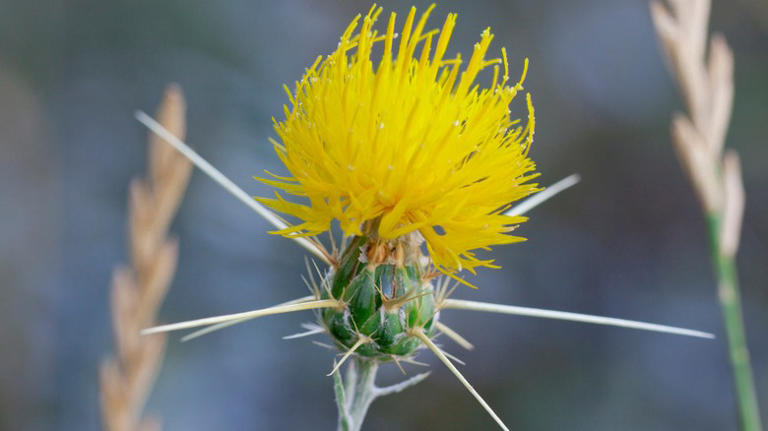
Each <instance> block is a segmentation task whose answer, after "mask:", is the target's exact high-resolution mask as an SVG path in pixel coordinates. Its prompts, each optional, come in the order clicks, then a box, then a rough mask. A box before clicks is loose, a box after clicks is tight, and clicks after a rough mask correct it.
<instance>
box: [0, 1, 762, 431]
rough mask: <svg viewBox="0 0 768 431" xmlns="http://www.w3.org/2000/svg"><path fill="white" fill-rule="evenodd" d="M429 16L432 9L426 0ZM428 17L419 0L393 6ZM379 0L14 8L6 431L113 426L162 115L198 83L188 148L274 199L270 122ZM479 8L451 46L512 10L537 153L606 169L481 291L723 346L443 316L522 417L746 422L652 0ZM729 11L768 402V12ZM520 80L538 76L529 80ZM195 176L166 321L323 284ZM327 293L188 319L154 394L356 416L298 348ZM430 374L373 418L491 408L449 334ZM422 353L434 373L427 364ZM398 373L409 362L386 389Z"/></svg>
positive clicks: (5, 276)
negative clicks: (140, 118) (119, 303)
mask: <svg viewBox="0 0 768 431" xmlns="http://www.w3.org/2000/svg"><path fill="white" fill-rule="evenodd" d="M415 4H416V6H417V7H419V9H421V10H423V9H424V8H425V7H426V6H428V4H429V3H428V2H422V1H416V2H415ZM384 6H385V8H386V9H387V10H395V11H397V12H398V14H399V15H401V16H402V15H404V14H406V13H407V10H408V8H409V7H410V3H408V2H402V1H398V2H391V3H390V2H386V4H385V5H384ZM368 8H369V3H368V2H352V1H341V0H336V1H306V0H305V1H282V2H265V1H253V0H250V1H243V0H237V1H230V2H209V1H199V0H169V1H164V2H153V1H148V0H139V1H132V2H127V1H112V2H101V1H93V0H83V1H78V0H54V1H48V2H26V1H23V0H3V1H2V2H0V148H1V151H2V153H1V154H2V156H1V157H0V208H1V209H0V215H1V217H2V221H3V222H2V223H1V224H0V346H1V347H0V351H1V352H2V353H1V354H0V429H3V430H21V429H24V430H97V429H100V427H101V425H100V415H99V405H98V404H99V401H98V378H97V368H98V364H99V361H100V359H101V358H102V357H103V356H104V355H106V354H108V353H109V352H110V351H111V350H112V348H113V342H112V335H111V329H110V317H109V312H108V299H109V296H108V287H109V283H110V277H111V272H112V268H113V266H114V265H115V264H117V263H120V262H125V261H126V260H127V256H126V251H125V250H126V248H125V225H126V194H127V187H128V182H129V180H130V178H132V177H134V176H137V175H143V173H144V169H145V167H144V166H145V155H146V136H147V132H146V130H145V129H144V128H143V127H142V126H140V125H139V124H138V123H137V122H136V121H135V120H134V119H133V112H134V110H135V109H144V110H147V111H149V112H154V109H155V107H156V105H157V103H158V101H159V98H160V95H161V93H162V90H163V88H164V87H165V85H166V84H167V83H169V82H178V83H180V84H181V85H182V87H183V88H184V90H185V92H186V95H187V98H188V105H189V116H188V118H189V131H188V142H189V143H190V144H191V145H192V146H193V147H195V148H196V149H198V150H199V152H200V153H202V154H203V155H204V156H205V157H207V158H208V159H209V160H210V161H211V162H212V163H213V164H214V165H216V166H217V167H219V168H220V169H221V170H222V171H223V172H224V173H226V174H227V175H228V176H230V177H231V178H232V179H233V180H234V181H235V182H236V183H238V184H240V185H241V186H242V187H244V188H245V190H246V191H248V192H249V193H251V194H254V195H258V194H265V193H268V192H269V190H268V188H267V187H266V186H263V185H261V184H260V183H258V182H256V181H253V180H252V179H251V177H252V176H253V175H256V174H260V173H261V172H262V171H263V170H264V169H270V170H272V171H275V172H283V171H282V168H281V167H280V166H279V164H278V159H277V157H276V156H275V155H274V153H273V151H272V149H271V146H270V145H269V143H268V142H267V138H268V137H270V136H275V133H274V132H273V131H272V129H271V122H270V117H271V116H273V115H275V116H278V115H282V114H281V113H282V110H281V106H282V104H283V103H284V102H285V95H284V93H283V90H282V88H281V87H282V84H283V83H291V82H293V81H294V80H296V79H298V78H299V77H300V75H301V73H302V71H303V68H304V67H305V66H307V65H309V64H310V63H311V62H312V61H313V60H314V58H315V57H316V56H317V55H318V54H327V53H329V52H330V51H332V50H333V49H334V48H335V46H336V43H337V41H338V37H339V35H340V34H341V32H342V30H343V29H344V28H345V26H346V25H347V23H348V22H349V21H350V20H351V19H352V17H353V16H354V15H355V14H357V13H361V12H362V13H364V12H365V11H367V10H368ZM452 11H456V12H458V13H459V21H458V25H457V28H456V30H455V33H454V36H453V39H452V42H451V45H450V46H449V54H451V53H455V52H457V51H459V50H460V51H461V52H469V50H470V49H471V46H472V44H473V43H474V42H475V41H476V40H477V39H478V38H479V34H480V32H481V31H482V30H483V29H484V28H485V27H486V26H488V25H490V26H491V27H492V29H493V30H494V33H495V34H496V39H495V41H494V46H495V48H496V49H498V48H500V47H501V46H502V45H505V46H506V47H507V49H508V50H509V52H510V58H511V63H512V65H511V66H512V67H513V70H519V69H520V67H521V66H522V59H523V58H524V57H529V58H530V59H531V69H530V73H529V78H528V81H527V82H526V89H527V90H529V91H531V92H532V94H533V97H534V102H535V105H536V114H537V115H536V116H537V133H536V142H535V143H534V147H533V150H532V153H531V154H532V157H533V158H534V160H536V161H537V163H538V166H539V170H540V171H541V172H542V177H541V182H542V183H543V184H551V183H552V182H554V181H556V180H558V179H560V178H562V177H564V176H566V175H568V174H571V173H574V172H577V173H579V174H581V176H582V179H583V180H582V183H581V184H579V185H578V186H577V187H576V188H574V189H572V190H569V191H568V192H566V193H564V194H563V195H561V196H559V197H557V198H556V199H554V200H553V201H551V202H548V203H547V204H546V205H544V206H542V207H539V208H537V209H536V210H534V211H533V212H532V213H531V214H530V215H531V220H530V221H529V222H528V223H526V224H524V225H523V227H522V228H521V232H522V233H523V234H524V236H526V237H528V238H529V241H528V242H525V243H523V244H520V245H513V246H507V247H497V248H496V249H495V256H496V258H497V261H498V262H499V263H501V264H502V265H503V266H504V268H503V269H502V270H496V271H494V270H486V271H481V272H480V275H479V276H478V277H476V278H475V279H473V282H474V283H476V284H477V285H479V286H481V288H480V289H479V290H477V291H472V290H470V289H461V290H460V291H459V292H458V294H457V297H460V298H465V299H476V300H486V301H494V302H502V303H507V304H517V305H525V306H533V307H543V308H551V309H557V310H568V311H575V312H584V313H593V314H600V315H609V316H615V317H623V318H629V319H638V320H646V321H652V322H657V323H664V324H670V325H678V326H684V327H691V328H696V329H701V330H705V331H711V332H714V333H716V334H717V335H718V337H719V338H718V339H717V340H715V341H713V342H712V341H706V340H700V339H689V338H684V337H676V336H669V335H660V334H653V333H645V332H639V331H633V330H626V329H616V328H604V327H595V326H589V325H584V324H575V323H565V322H557V321H547V320H537V319H530V318H522V317H512V316H500V315H486V314H479V313H473V312H467V311H454V312H450V313H447V312H446V313H444V314H443V317H442V319H443V320H444V321H445V322H447V323H448V324H450V325H451V326H452V327H454V328H455V329H456V330H458V331H459V332H461V333H462V334H463V335H465V336H466V337H467V338H469V339H470V340H472V341H473V342H474V343H475V345H476V349H475V350H474V351H471V352H463V351H462V352H459V348H458V347H457V346H454V345H450V343H447V342H446V346H447V348H448V350H449V351H450V352H452V353H457V354H459V356H460V357H461V358H463V359H464V360H465V361H466V362H467V366H465V367H462V368H461V369H462V371H463V372H464V373H465V375H466V376H467V378H468V379H469V380H470V381H471V382H473V383H474V384H475V385H476V387H477V389H478V390H479V392H480V393H482V394H484V396H485V397H486V399H487V400H488V401H489V403H490V404H491V405H492V406H494V408H495V409H496V410H497V411H498V412H499V414H500V416H501V417H502V418H504V419H505V420H507V421H508V423H509V424H510V425H511V426H512V427H513V428H514V429H537V430H539V429H541V430H545V429H552V430H555V429H583V430H616V429H621V430H651V429H653V430H683V429H685V430H691V429H695V430H732V429H736V423H737V417H736V414H735V411H736V410H735V407H734V395H733V391H732V388H731V375H730V368H729V363H728V358H727V354H726V349H725V347H724V338H723V328H722V323H721V318H720V313H719V308H718V306H717V303H716V296H715V286H714V282H713V277H712V274H711V269H710V265H709V256H708V251H707V245H706V241H705V225H704V222H703V220H702V217H701V215H700V212H699V207H698V203H697V201H696V200H695V197H694V194H693V191H692V189H691V187H690V186H689V184H688V182H687V179H686V178H685V177H684V175H683V173H682V171H681V169H680V167H679V165H678V162H677V160H676V156H675V154H674V150H673V146H672V143H671V141H670V138H669V122H670V115H671V113H672V112H673V111H675V110H678V109H680V108H681V103H680V100H679V97H678V93H677V90H676V88H675V86H674V83H673V81H672V80H671V78H670V75H669V74H668V73H667V71H666V69H665V67H664V64H663V60H662V57H661V54H660V49H659V45H658V43H657V40H656V37H655V35H654V33H653V28H652V24H651V21H650V18H649V12H648V4H647V2H646V1H645V0H631V1H630V0H623V1H615V0H586V1H580V2H578V4H577V3H576V2H558V3H555V2H533V1H529V2H525V1H500V0H496V1H493V0H474V1H472V2H471V4H469V3H465V2H460V1H447V0H446V1H441V2H440V3H439V4H438V7H437V10H436V12H435V13H434V14H433V18H432V20H431V21H430V23H431V25H430V27H439V26H440V25H441V24H442V19H443V17H444V16H445V14H447V13H448V12H452ZM712 15H713V20H712V24H711V25H712V28H713V29H715V30H717V31H722V32H724V33H725V35H726V36H727V38H728V42H729V43H730V44H731V46H732V47H733V49H734V51H735V57H736V96H735V111H734V114H733V120H732V123H731V128H730V131H729V135H728V143H727V145H729V146H730V147H732V148H735V149H737V150H738V151H739V152H740V153H741V154H742V158H743V165H744V176H745V178H744V180H745V185H746V190H747V209H746V218H745V222H744V232H743V237H742V246H741V250H740V254H739V269H740V276H741V281H742V289H743V300H744V308H745V313H746V323H747V332H748V336H749V342H750V346H751V349H752V359H753V364H754V367H755V375H756V379H757V388H758V392H759V395H761V407H762V411H763V416H764V417H768V338H766V336H765V334H766V330H768V314H766V313H765V310H766V307H767V306H768V288H767V287H768V225H767V224H766V223H765V222H766V220H768V187H766V186H767V185H768V170H766V168H765V166H766V160H768V145H766V136H768V125H767V123H768V121H766V120H768V103H767V102H768V79H766V78H767V77H768V50H767V49H766V47H768V5H767V4H766V3H764V2H760V1H757V0H755V1H750V0H738V1H733V2H725V1H716V2H715V4H714V5H713V14H712ZM512 75H513V76H517V74H516V73H513V74H512ZM268 229H269V227H268V226H267V225H266V223H265V222H264V221H263V220H261V219H260V218H259V217H258V216H256V215H255V214H254V213H252V212H251V211H250V210H248V209H247V208H246V207H244V206H243V205H242V204H240V203H238V202H237V201H235V200H234V199H233V198H232V197H231V196H229V195H227V194H226V193H225V192H224V191H222V190H221V189H220V188H219V187H218V186H216V185H215V184H214V183H213V182H212V181H210V180H209V179H207V178H205V177H204V176H203V175H202V174H200V173H199V172H196V173H195V174H194V175H193V177H192V182H191V184H190V187H189V189H188V191H187V195H186V198H185V200H184V202H183V204H182V207H181V210H180V214H179V216H178V217H177V219H176V222H175V223H174V226H173V232H174V234H176V235H178V237H179V238H180V241H181V252H180V262H179V269H178V272H177V275H176V278H175V280H174V283H173V286H172V288H171V290H170V293H169V295H168V297H167V298H166V300H165V304H164V306H163V309H162V310H161V314H160V319H161V320H162V321H165V322H173V321H179V320H186V319H191V318H197V317H204V316H209V315H216V314H224V313H231V312H236V311H244V310H247V309H252V308H260V307H263V306H268V305H272V304H275V303H278V302H283V301H285V300H289V299H292V298H295V297H298V296H303V295H304V294H305V288H304V287H303V286H302V284H301V280H300V272H301V271H302V267H303V262H302V259H303V254H304V253H303V251H302V250H301V249H300V248H299V247H296V246H295V244H293V243H291V242H289V241H286V240H285V239H282V238H279V237H276V236H271V235H268V234H266V233H265V231H266V230H268ZM310 320H312V315H311V313H305V314H293V315H284V316H276V317H267V318H263V319H260V320H257V321H253V322H250V323H248V324H244V325H240V326H237V327H233V328H231V329H228V330H225V331H221V332H218V333H216V334H213V335H210V336H206V337H204V338H201V339H199V340H196V341H194V342H190V343H184V344H181V343H180V342H178V336H173V337H171V338H170V339H169V341H170V342H169V346H168V350H167V353H166V359H165V362H164V365H163V368H162V370H161V373H160V376H159V379H158V382H157V384H156V386H155V390H154V391H153V393H152V395H151V397H150V400H149V405H148V407H147V410H148V411H149V412H154V413H158V414H160V415H161V416H162V418H163V422H164V424H165V429H167V430H210V429H225V430H253V429H280V430H282V429H285V430H289V429H290V430H294V429H309V428H312V429H333V428H334V426H335V421H336V411H335V407H334V403H333V398H332V397H333V393H332V387H331V379H330V378H328V377H325V374H326V373H328V371H329V370H330V368H331V361H332V353H331V352H330V351H327V350H324V349H322V348H320V347H318V346H316V345H313V344H312V343H310V342H309V340H307V339H301V340H292V341H283V340H281V336H283V335H288V334H291V333H293V332H297V331H298V330H299V325H300V324H301V323H302V322H306V321H310ZM419 359H421V360H424V361H427V362H429V363H430V364H431V365H432V366H433V369H434V372H433V374H432V376H431V377H430V378H429V379H428V380H427V381H425V382H424V383H422V384H420V385H418V386H416V387H414V388H411V389H408V390H407V391H406V392H404V393H402V394H400V395H397V396H393V397H390V398H386V399H381V400H379V401H377V402H376V403H374V405H373V407H372V410H371V412H370V414H369V418H368V421H367V427H366V429H369V430H386V429H407V430H419V429H446V430H449V429H450V430H454V429H456V430H458V429H492V428H493V427H494V425H493V423H492V421H491V420H490V419H489V418H488V417H487V416H486V414H485V413H484V412H483V410H482V409H481V408H480V407H479V406H478V405H477V403H476V402H475V401H474V400H473V399H472V397H471V396H470V395H469V394H468V393H467V392H466V391H465V390H464V389H463V388H462V387H461V385H460V384H459V383H458V382H457V381H456V380H455V378H454V377H453V376H452V375H451V374H449V373H448V372H447V371H446V370H445V369H444V368H443V367H442V365H441V364H439V363H438V362H437V361H436V360H435V359H434V358H432V357H430V355H428V354H426V352H425V353H422V354H421V356H420V358H419ZM408 370H409V372H412V373H415V372H420V369H418V368H415V367H410V368H409V369H408ZM399 378H400V377H399V371H397V369H396V368H394V367H385V370H384V372H383V373H382V375H381V376H380V380H381V382H395V381H396V379H399Z"/></svg>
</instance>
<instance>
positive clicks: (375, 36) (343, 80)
mask: <svg viewBox="0 0 768 431" xmlns="http://www.w3.org/2000/svg"><path fill="white" fill-rule="evenodd" d="M433 8H434V5H432V6H431V7H429V9H427V10H426V12H424V13H423V14H422V15H421V17H420V18H419V20H418V22H415V17H416V9H415V8H412V9H411V11H410V14H409V15H408V17H407V18H406V20H405V24H404V26H403V28H402V30H401V33H400V35H399V37H398V35H397V34H396V33H395V27H396V16H395V13H392V14H390V16H389V21H388V24H387V29H386V31H385V32H384V34H381V35H379V33H378V32H377V31H376V30H374V29H373V26H374V24H375V23H376V21H377V18H378V17H379V15H380V14H381V12H382V8H377V7H376V6H375V5H374V6H373V7H372V8H371V10H370V11H369V13H368V14H367V15H366V16H365V17H364V18H363V19H362V25H361V26H360V31H359V33H358V34H354V32H355V30H356V29H357V27H358V25H359V21H360V17H359V16H358V17H357V18H355V19H354V20H353V21H352V23H351V24H350V25H349V27H347V29H346V30H345V31H344V33H343V35H342V36H341V40H340V42H339V45H338V47H337V48H336V51H334V52H333V53H332V54H330V55H328V56H326V57H322V56H320V57H318V58H317V60H316V61H315V62H314V64H312V66H310V67H309V68H307V69H306V72H305V73H304V76H303V77H302V78H301V80H300V81H298V82H296V84H295V88H294V90H293V92H291V91H290V90H289V89H288V87H287V86H286V87H285V90H286V92H287V93H288V98H289V100H290V106H284V111H285V119H284V120H283V121H277V120H274V118H273V122H274V126H275V130H276V132H277V134H278V135H279V137H280V142H277V141H272V143H273V144H274V147H275V151H276V152H277V154H278V156H280V159H281V160H282V161H283V163H284V164H285V166H286V167H287V168H288V170H289V171H290V173H291V176H289V177H280V176H277V175H271V176H272V177H274V178H273V179H262V181H264V182H265V183H268V184H271V185H274V186H276V187H278V188H280V189H282V190H283V191H284V192H285V193H288V194H291V195H296V196H300V197H304V198H307V200H308V203H307V204H297V203H292V202H289V201H287V200H285V199H284V198H283V196H282V195H281V194H279V193H276V198H275V199H259V201H260V202H261V203H264V204H266V205H268V206H270V207H272V208H273V209H275V210H278V211H280V212H283V213H286V214H290V215H292V216H294V217H297V218H299V219H300V220H302V223H301V224H299V225H296V226H291V227H289V228H286V229H282V230H280V231H278V233H281V234H284V235H287V236H292V235H317V234H320V233H322V232H325V231H327V230H328V229H329V226H330V223H331V221H332V220H334V219H335V220H338V221H339V222H340V225H341V228H342V230H343V231H344V233H345V234H347V235H360V234H361V233H362V231H361V229H362V227H363V226H365V225H366V222H369V221H372V220H376V226H375V230H376V234H377V236H378V237H379V238H382V239H385V240H393V239H396V238H399V237H403V236H405V235H407V234H409V233H411V232H416V231H417V232H419V233H420V235H421V236H422V237H423V238H424V239H425V240H426V247H427V250H428V255H429V258H430V260H431V261H432V263H434V264H435V265H436V266H437V267H438V268H439V269H441V270H444V271H456V270H461V269H468V270H473V268H475V267H478V266H492V262H493V260H491V259H485V260H483V259H479V258H477V257H476V256H475V250H476V249H480V248H488V247H490V246H492V245H500V244H509V243H513V242H518V241H522V240H523V238H520V237H517V236H512V235H510V234H509V233H510V232H511V231H512V230H513V229H514V228H515V226H516V225H518V224H519V223H521V222H523V221H525V218H524V217H521V216H517V215H507V214H505V211H506V210H508V209H509V207H510V203H511V202H514V201H516V200H519V199H521V198H523V197H525V196H527V195H529V194H531V193H533V192H535V191H537V190H538V188H537V185H536V184H532V183H530V182H529V181H530V180H531V179H532V178H534V177H536V176H538V174H535V173H533V171H534V169H535V165H534V163H533V162H532V161H531V160H530V159H529V158H528V150H529V149H530V146H531V142H532V141H533V132H534V115H533V105H532V103H531V97H530V94H528V95H527V105H528V121H527V123H526V124H525V125H523V124H522V123H521V121H520V120H518V119H512V118H511V117H510V109H509V106H510V103H511V102H512V101H513V99H514V98H515V96H516V95H517V94H518V92H519V91H520V90H522V89H523V85H522V84H523V80H524V79H525V74H526V71H527V66H528V63H527V60H526V62H525V67H524V69H523V72H522V76H521V78H520V80H519V81H518V82H517V83H515V84H510V80H509V66H508V62H507V55H506V51H505V50H504V48H502V49H501V58H492V59H487V58H486V54H487V53H488V50H489V47H490V45H491V41H492V40H493V34H492V33H491V32H490V29H486V30H485V31H483V32H482V34H481V36H480V41H479V42H478V43H476V44H475V46H474V50H473V52H472V56H471V57H470V59H469V62H468V63H467V64H466V67H464V66H463V64H462V57H461V55H460V54H457V55H456V56H455V57H454V58H445V53H446V49H447V47H448V42H449V40H450V38H451V33H452V31H453V28H454V25H455V23H456V14H449V15H448V17H447V18H446V20H445V23H444V24H443V26H442V29H441V30H440V31H438V30H431V31H426V30H425V26H426V23H427V19H428V17H429V15H430V12H431V11H432V9H433ZM414 24H415V25H414ZM396 38H397V39H399V49H398V50H397V53H396V54H395V53H394V52H393V51H394V45H395V42H396ZM433 42H434V45H433ZM376 44H383V45H384V46H383V48H384V50H383V55H382V57H381V59H372V58H371V57H372V50H373V48H374V45H376ZM433 46H434V50H433V49H432V47H433ZM374 63H376V64H374ZM489 67H492V68H493V78H492V80H491V83H490V87H489V88H486V89H482V88H481V86H480V85H478V84H475V80H476V78H477V76H478V73H479V72H481V71H482V70H483V69H485V68H489Z"/></svg>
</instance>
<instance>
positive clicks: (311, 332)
mask: <svg viewBox="0 0 768 431" xmlns="http://www.w3.org/2000/svg"><path fill="white" fill-rule="evenodd" d="M323 332H325V328H321V327H318V328H315V329H310V330H309V331H305V332H299V333H298V334H293V335H286V336H285V337H283V340H293V339H296V338H303V337H309V336H312V335H315V334H322V333H323Z"/></svg>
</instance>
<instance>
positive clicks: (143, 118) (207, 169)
mask: <svg viewBox="0 0 768 431" xmlns="http://www.w3.org/2000/svg"><path fill="white" fill-rule="evenodd" d="M135 117H136V119H137V120H139V122H140V123H141V124H143V125H144V126H146V127H147V128H148V129H149V130H151V131H152V132H153V133H154V134H156V135H157V136H159V137H160V138H161V139H162V140H164V141H165V142H167V143H168V144H170V145H171V146H172V147H173V148H175V149H176V150H178V151H179V152H180V153H181V154H183V155H184V156H185V157H186V158H188V159H189V160H190V161H191V162H192V163H194V164H195V166H197V167H198V168H199V169H200V170H201V171H203V172H204V173H205V174H206V175H208V176H209V177H211V179H212V180H214V181H216V182H217V183H218V184H219V185H220V186H222V187H223V188H224V189H225V190H226V191H228V192H229V193H231V194H232V195H233V196H234V197H236V198H237V199H239V200H240V201H241V202H243V203H244V204H246V205H247V206H248V207H250V208H251V209H252V210H254V211H256V213H257V214H259V215H260V216H261V217H263V218H264V219H265V220H266V221H267V222H269V223H270V224H271V225H272V226H274V227H276V228H277V229H280V230H282V229H286V228H287V227H288V225H287V224H286V223H285V222H283V221H282V220H281V219H280V218H279V217H278V216H277V215H275V213H273V212H272V211H270V210H268V209H267V208H266V207H265V206H263V205H261V204H260V203H258V202H256V201H255V200H254V199H253V198H252V197H251V196H248V194H247V193H245V192H244V191H243V189H241V188H240V187H238V186H237V185H236V184H235V183H234V182H232V180H230V179H229V178H227V177H226V176H225V175H224V174H222V173H221V171H219V170H218V169H216V168H215V167H213V165H211V164H210V163H208V161H207V160H205V159H204V158H203V157H202V156H200V155H199V154H197V152H195V150H193V149H192V148H190V147H189V146H188V145H187V144H185V143H184V142H183V141H182V140H181V139H179V138H177V137H176V136H175V135H174V134H173V133H171V132H169V131H168V130H167V129H166V128H165V127H163V126H162V125H161V124H160V123H158V122H157V121H155V120H154V119H153V118H152V117H150V116H149V115H147V114H146V113H144V112H143V111H136V113H135ZM290 239H292V240H294V241H296V242H297V243H299V245H301V246H302V247H304V248H305V249H307V250H308V251H309V252H310V253H312V254H314V255H315V256H317V257H319V258H320V259H321V260H322V261H323V262H325V263H326V264H330V259H328V253H327V252H326V251H325V250H324V249H322V248H321V247H320V246H319V245H318V244H317V243H315V242H312V241H310V240H308V239H307V238H304V237H292V238H290Z"/></svg>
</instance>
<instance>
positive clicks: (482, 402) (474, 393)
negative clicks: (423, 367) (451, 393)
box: [413, 329, 509, 431]
mask: <svg viewBox="0 0 768 431" xmlns="http://www.w3.org/2000/svg"><path fill="white" fill-rule="evenodd" d="M413 335H415V336H416V337H418V338H419V339H420V340H421V341H422V342H423V343H424V344H425V345H426V346H427V348H428V349H429V350H431V351H432V353H434V354H435V356H437V359H439V360H440V362H442V363H443V364H445V366H446V367H448V369H449V370H451V372H452V373H453V375H454V376H456V378H457V379H459V381H460V382H461V384H462V385H464V387H465V388H467V390H468V391H469V393H470V394H472V396H473V397H475V399H476V400H477V402H479V403H480V405H481V406H483V408H484V409H485V411H486V412H488V414H489V415H491V417H492V418H493V420H494V421H496V423H497V424H498V425H499V426H500V427H501V429H503V430H504V431H509V428H507V426H506V425H504V422H502V421H501V419H500V418H499V416H497V415H496V412H494V411H493V409H492V408H491V406H489V405H488V403H486V402H485V400H484V399H483V397H481V396H480V394H478V393H477V391H476V390H475V388H473V387H472V385H470V384H469V382H468V381H467V379H465V378H464V376H463V375H462V374H461V372H459V370H458V369H456V366H455V365H453V363H452V362H451V361H450V360H449V359H448V357H447V356H445V354H444V353H443V351H442V350H440V348H439V347H437V346H436V345H435V343H433V342H432V340H430V339H429V337H427V335H426V334H424V331H422V330H421V329H416V330H414V331H413Z"/></svg>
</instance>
